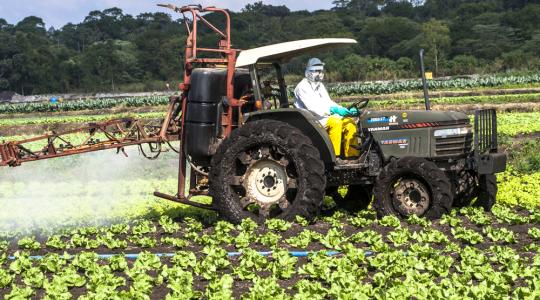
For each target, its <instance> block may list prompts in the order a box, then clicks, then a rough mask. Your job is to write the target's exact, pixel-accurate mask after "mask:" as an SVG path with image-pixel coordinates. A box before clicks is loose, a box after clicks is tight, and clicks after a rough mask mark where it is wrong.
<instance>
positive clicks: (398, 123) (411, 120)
mask: <svg viewBox="0 0 540 300" xmlns="http://www.w3.org/2000/svg"><path fill="white" fill-rule="evenodd" d="M361 123H362V127H364V128H368V130H369V131H384V130H392V129H408V128H422V127H438V126H448V125H459V124H469V123H470V121H469V118H468V117H467V115H466V114H464V113H462V112H455V111H432V110H394V111H368V112H367V113H366V114H364V115H363V116H362V117H361Z"/></svg>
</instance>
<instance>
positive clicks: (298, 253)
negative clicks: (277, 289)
mask: <svg viewBox="0 0 540 300" xmlns="http://www.w3.org/2000/svg"><path fill="white" fill-rule="evenodd" d="M317 252H319V251H289V253H290V254H291V256H294V257H306V256H308V255H309V254H311V253H317ZM258 253H259V254H260V255H262V256H269V255H272V251H259V252H258ZM325 254H326V255H328V256H335V255H338V254H341V252H339V251H326V252H325ZM115 255H118V254H98V258H99V259H109V258H111V257H113V256H115ZM154 255H156V256H158V257H173V256H174V255H175V253H154ZM240 255H242V252H228V253H227V256H229V257H234V256H240ZM365 255H366V256H372V255H373V252H371V251H366V252H365ZM73 257H75V256H74V255H70V257H69V258H70V259H71V258H73ZM124 257H125V258H126V259H137V258H138V257H139V253H127V254H124ZM28 258H30V259H35V260H40V259H43V258H44V256H43V255H32V256H29V257H28ZM8 259H10V260H15V259H16V257H15V256H8Z"/></svg>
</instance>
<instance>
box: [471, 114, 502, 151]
mask: <svg viewBox="0 0 540 300" xmlns="http://www.w3.org/2000/svg"><path fill="white" fill-rule="evenodd" d="M474 134H475V136H474V148H475V151H476V152H477V153H478V154H485V153H490V152H492V153H497V148H498V146H497V112H496V111H495V110H494V109H482V110H476V111H475V112H474Z"/></svg>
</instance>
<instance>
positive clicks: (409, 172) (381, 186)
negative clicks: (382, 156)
mask: <svg viewBox="0 0 540 300" xmlns="http://www.w3.org/2000/svg"><path fill="white" fill-rule="evenodd" d="M450 187H451V183H450V180H449V179H448V177H447V176H446V174H445V173H444V172H443V171H441V170H440V169H439V168H438V167H437V165H435V164H434V163H433V162H430V161H427V160H425V159H423V158H418V157H403V158H401V159H398V160H394V161H392V162H390V163H389V164H387V165H386V166H385V167H384V169H383V170H382V171H381V173H380V174H379V176H378V177H377V181H376V182H375V189H374V195H375V200H374V201H373V208H374V209H375V210H376V211H377V216H378V217H379V218H382V217H384V216H387V215H396V216H399V217H402V218H406V217H408V216H410V215H412V214H416V215H417V216H423V217H426V218H428V219H432V220H433V219H438V218H440V217H441V216H442V215H443V214H445V213H447V212H449V211H450V209H451V208H452V200H453V195H452V194H451V189H450Z"/></svg>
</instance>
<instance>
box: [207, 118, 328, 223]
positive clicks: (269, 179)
mask: <svg viewBox="0 0 540 300" xmlns="http://www.w3.org/2000/svg"><path fill="white" fill-rule="evenodd" d="M209 177H210V178H209V179H210V190H209V192H210V195H211V196H212V197H213V206H214V207H216V208H217V210H218V212H219V213H220V214H221V216H222V217H224V218H225V219H227V220H229V221H231V222H233V223H240V222H241V221H242V220H243V219H245V218H251V219H253V220H255V221H257V222H259V223H262V222H264V220H265V219H267V218H274V217H275V218H281V219H285V220H294V218H295V217H296V216H297V215H298V216H302V217H304V218H306V219H308V220H311V219H313V218H314V217H315V216H317V214H318V213H319V212H320V209H321V206H322V201H323V198H324V192H325V186H326V178H325V176H324V163H323V161H322V160H321V158H320V155H319V151H318V150H317V148H315V146H313V144H312V143H311V140H310V139H309V138H308V137H306V136H305V135H304V134H302V132H300V131H299V130H298V129H296V128H295V127H293V126H291V125H289V124H287V123H284V122H280V121H274V120H258V121H253V122H249V123H246V124H244V125H243V126H242V127H241V128H238V129H236V130H234V131H233V132H232V134H231V135H230V136H229V137H228V138H227V139H226V140H225V141H224V142H223V143H221V145H220V146H219V147H218V149H217V152H216V154H215V155H214V157H213V158H212V162H211V170H210V176H209Z"/></svg>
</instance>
